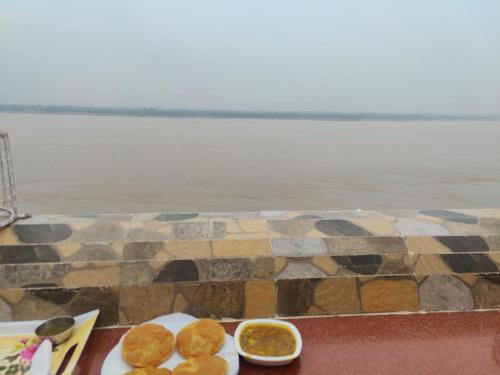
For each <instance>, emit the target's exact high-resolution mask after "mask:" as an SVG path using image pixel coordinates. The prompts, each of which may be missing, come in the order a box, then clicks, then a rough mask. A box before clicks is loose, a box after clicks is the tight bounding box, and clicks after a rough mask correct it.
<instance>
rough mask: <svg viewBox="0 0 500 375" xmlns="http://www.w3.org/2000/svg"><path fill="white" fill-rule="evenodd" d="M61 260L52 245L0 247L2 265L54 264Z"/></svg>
mask: <svg viewBox="0 0 500 375" xmlns="http://www.w3.org/2000/svg"><path fill="white" fill-rule="evenodd" d="M60 260H61V257H60V256H59V254H58V253H57V251H56V250H55V249H54V248H52V246H50V245H20V246H0V264H21V263H44V262H48V263H54V262H59V261H60Z"/></svg>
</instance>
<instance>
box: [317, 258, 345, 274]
mask: <svg viewBox="0 0 500 375" xmlns="http://www.w3.org/2000/svg"><path fill="white" fill-rule="evenodd" d="M311 263H312V264H313V265H315V266H316V267H317V268H319V269H320V270H321V271H323V272H324V273H326V274H327V275H330V276H332V275H335V274H336V273H337V272H338V270H339V266H338V264H337V263H335V262H334V261H333V260H332V258H331V257H322V256H318V257H313V258H312V262H311Z"/></svg>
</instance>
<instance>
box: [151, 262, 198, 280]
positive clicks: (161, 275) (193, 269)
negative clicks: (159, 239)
mask: <svg viewBox="0 0 500 375" xmlns="http://www.w3.org/2000/svg"><path fill="white" fill-rule="evenodd" d="M199 277H200V274H199V271H198V266H197V265H196V263H195V262H194V261H192V260H172V261H170V262H168V263H167V265H166V266H165V267H163V269H162V270H161V271H160V272H158V274H157V275H156V276H155V279H154V282H155V283H162V282H182V281H198V280H199Z"/></svg>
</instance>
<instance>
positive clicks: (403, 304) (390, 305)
mask: <svg viewBox="0 0 500 375" xmlns="http://www.w3.org/2000/svg"><path fill="white" fill-rule="evenodd" d="M361 302H362V305H363V310H364V311H365V312H379V313H380V312H391V311H416V310H418V309H419V306H420V305H419V299H418V291H417V284H416V283H415V282H414V281H412V280H388V279H382V280H377V279H375V280H372V281H370V282H368V283H366V284H365V285H363V286H362V287H361Z"/></svg>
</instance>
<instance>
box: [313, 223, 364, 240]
mask: <svg viewBox="0 0 500 375" xmlns="http://www.w3.org/2000/svg"><path fill="white" fill-rule="evenodd" d="M316 228H317V229H318V230H319V231H321V232H323V233H325V234H327V235H328V236H371V235H372V234H371V233H370V232H369V231H367V230H366V229H364V228H362V227H360V226H359V225H356V224H353V223H351V222H350V221H348V220H340V219H338V220H336V219H333V220H318V221H317V222H316Z"/></svg>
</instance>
